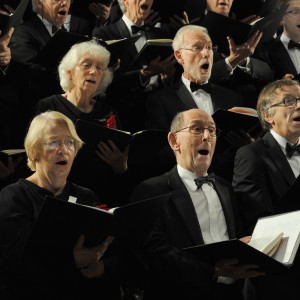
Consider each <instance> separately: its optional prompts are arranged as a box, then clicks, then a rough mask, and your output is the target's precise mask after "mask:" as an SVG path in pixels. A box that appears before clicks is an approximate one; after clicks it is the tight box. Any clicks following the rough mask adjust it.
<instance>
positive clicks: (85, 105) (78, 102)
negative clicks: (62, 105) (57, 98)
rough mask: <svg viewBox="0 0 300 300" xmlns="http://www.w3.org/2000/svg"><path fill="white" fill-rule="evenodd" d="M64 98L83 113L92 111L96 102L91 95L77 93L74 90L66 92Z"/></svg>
mask: <svg viewBox="0 0 300 300" xmlns="http://www.w3.org/2000/svg"><path fill="white" fill-rule="evenodd" d="M62 96H63V97H65V98H66V99H67V100H68V101H70V102H71V103H72V104H74V105H75V106H76V107H77V108H78V109H79V110H80V111H82V112H90V111H92V109H93V107H94V104H95V100H94V99H93V98H92V97H91V95H85V94H83V93H76V91H74V90H72V91H70V92H66V93H65V94H63V95H62Z"/></svg>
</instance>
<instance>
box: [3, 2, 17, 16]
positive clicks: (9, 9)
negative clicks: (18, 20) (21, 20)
mask: <svg viewBox="0 0 300 300" xmlns="http://www.w3.org/2000/svg"><path fill="white" fill-rule="evenodd" d="M3 6H4V7H5V8H6V9H7V10H8V11H9V12H10V13H11V14H13V13H14V12H15V10H14V9H13V8H12V7H11V6H9V5H8V4H4V5H3Z"/></svg>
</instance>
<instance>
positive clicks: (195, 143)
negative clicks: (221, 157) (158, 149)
mask: <svg viewBox="0 0 300 300" xmlns="http://www.w3.org/2000/svg"><path fill="white" fill-rule="evenodd" d="M195 125H196V126H198V127H206V128H215V127H216V125H215V123H214V121H213V119H212V117H211V116H210V115H209V114H207V113H206V112H204V111H201V110H199V109H192V110H189V111H186V112H184V124H183V126H182V128H185V127H187V126H195ZM173 135H174V142H173V145H171V147H172V148H173V150H174V151H175V155H176V159H177V162H178V164H179V165H180V166H181V167H183V168H184V169H186V170H189V171H190V172H193V173H195V174H196V175H197V176H204V175H206V173H207V170H208V168H209V166H210V164H211V160H212V157H213V154H214V151H215V147H216V140H217V137H216V136H215V135H211V134H210V133H209V130H204V132H203V134H199V135H196V134H193V133H191V132H189V130H182V131H178V132H176V133H173Z"/></svg>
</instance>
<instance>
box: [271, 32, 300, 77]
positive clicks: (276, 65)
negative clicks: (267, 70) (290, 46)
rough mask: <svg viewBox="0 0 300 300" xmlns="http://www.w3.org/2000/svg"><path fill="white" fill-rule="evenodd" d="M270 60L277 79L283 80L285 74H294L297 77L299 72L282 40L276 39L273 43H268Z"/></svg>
mask: <svg viewBox="0 0 300 300" xmlns="http://www.w3.org/2000/svg"><path fill="white" fill-rule="evenodd" d="M266 48H267V50H268V54H269V58H270V61H271V63H272V67H273V69H274V76H275V78H276V79H281V78H282V77H283V76H284V75H285V74H293V75H294V76H297V75H298V73H297V70H296V68H295V66H294V63H293V62H292V60H291V57H290V55H289V53H288V52H287V50H286V49H285V47H284V46H283V44H282V42H281V40H280V38H276V39H274V40H272V41H271V42H268V43H266Z"/></svg>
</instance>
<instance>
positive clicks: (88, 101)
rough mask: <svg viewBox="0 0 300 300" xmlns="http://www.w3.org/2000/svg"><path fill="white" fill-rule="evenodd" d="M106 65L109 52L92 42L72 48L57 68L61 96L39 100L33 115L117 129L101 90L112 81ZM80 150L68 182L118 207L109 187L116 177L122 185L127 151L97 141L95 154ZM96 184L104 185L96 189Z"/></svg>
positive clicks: (114, 118) (117, 196)
mask: <svg viewBox="0 0 300 300" xmlns="http://www.w3.org/2000/svg"><path fill="white" fill-rule="evenodd" d="M109 62H110V53H109V51H108V50H107V49H106V48H105V47H104V46H102V45H100V44H99V43H98V42H97V41H96V40H91V41H87V42H82V43H78V44H75V45H73V46H72V47H71V49H70V50H69V51H68V52H67V54H65V56H64V57H63V59H62V61H61V62H60V64H59V66H58V74H59V79H60V85H61V87H62V89H63V91H64V92H63V93H62V94H57V95H52V96H49V97H47V98H44V99H42V100H40V101H39V102H38V103H37V105H36V113H41V112H45V111H47V110H56V111H59V112H61V113H63V114H64V115H66V116H67V117H69V118H70V119H71V120H72V121H73V123H76V121H77V120H78V119H81V120H85V121H88V122H94V123H97V124H99V125H101V126H104V127H109V128H114V129H116V128H118V129H120V123H119V121H118V117H117V113H116V111H115V110H114V109H113V108H112V107H111V106H110V105H109V104H108V103H107V102H106V101H105V90H106V88H107V86H108V85H109V84H110V83H111V81H112V78H113V73H112V71H111V70H110V69H109V68H108V65H109ZM83 150H84V151H81V153H80V155H79V156H78V159H77V160H76V162H75V164H74V168H73V170H72V172H71V174H70V176H71V178H72V180H74V181H75V182H80V183H81V184H83V185H85V186H87V187H89V188H90V189H92V190H93V191H95V192H96V193H97V194H98V195H99V197H103V199H104V198H105V200H106V199H108V202H107V201H106V202H107V203H108V204H109V205H112V206H119V205H120V204H121V203H120V201H121V200H120V199H125V198H124V195H123V197H120V195H119V194H118V193H117V192H118V191H111V189H110V188H109V186H110V185H109V183H111V181H115V180H117V179H119V178H120V176H122V180H121V181H122V182H124V178H123V175H124V174H126V171H127V161H128V147H127V148H126V149H125V150H124V151H123V152H122V151H120V150H119V149H118V147H117V146H116V145H115V144H114V143H113V142H112V141H108V142H103V141H99V143H98V148H97V152H92V151H91V150H89V149H87V147H84V149H83ZM85 168H86V169H85ZM92 168H93V169H94V172H92ZM93 173H94V174H95V173H96V174H97V176H94V175H93ZM99 182H104V183H105V184H103V185H99ZM124 184H125V183H124ZM104 186H105V187H104ZM105 188H107V191H106V190H105ZM125 188H126V187H125ZM123 191H124V190H123ZM115 194H116V195H115ZM113 199H118V200H116V201H114V200H113Z"/></svg>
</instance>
